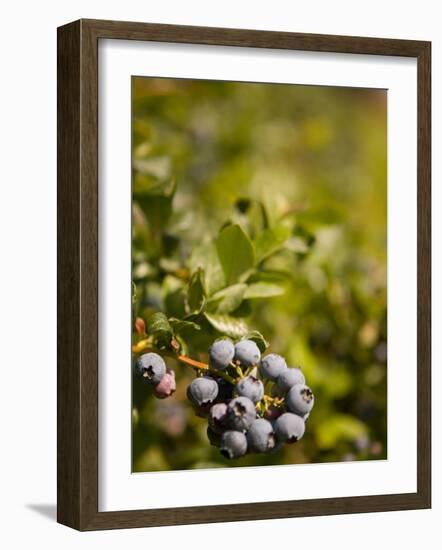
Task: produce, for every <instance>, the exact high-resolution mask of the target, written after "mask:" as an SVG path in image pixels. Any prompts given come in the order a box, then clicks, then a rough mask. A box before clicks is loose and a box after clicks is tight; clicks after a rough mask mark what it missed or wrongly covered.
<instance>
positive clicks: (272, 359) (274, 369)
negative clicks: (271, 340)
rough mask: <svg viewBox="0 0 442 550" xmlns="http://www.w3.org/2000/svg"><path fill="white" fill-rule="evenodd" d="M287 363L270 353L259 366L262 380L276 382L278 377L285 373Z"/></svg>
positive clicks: (282, 358)
mask: <svg viewBox="0 0 442 550" xmlns="http://www.w3.org/2000/svg"><path fill="white" fill-rule="evenodd" d="M286 368H287V363H286V362H285V359H284V357H281V356H280V355H277V354H276V353H270V354H269V355H266V356H265V357H264V358H263V359H262V361H261V365H260V371H261V374H262V376H263V377H264V378H268V379H269V380H274V381H275V380H276V379H277V378H278V376H279V375H280V374H281V373H282V372H283V371H285V369H286Z"/></svg>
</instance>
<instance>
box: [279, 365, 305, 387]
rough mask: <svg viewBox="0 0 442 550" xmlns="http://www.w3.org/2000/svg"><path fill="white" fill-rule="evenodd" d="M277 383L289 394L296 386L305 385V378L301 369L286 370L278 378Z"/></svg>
mask: <svg viewBox="0 0 442 550" xmlns="http://www.w3.org/2000/svg"><path fill="white" fill-rule="evenodd" d="M276 383H277V384H278V387H279V388H281V390H282V391H283V392H288V391H289V389H290V388H291V387H293V386H295V385H296V384H305V376H304V375H303V373H302V371H301V369H297V368H294V369H284V370H283V371H282V372H281V374H280V375H279V376H278V378H277V380H276Z"/></svg>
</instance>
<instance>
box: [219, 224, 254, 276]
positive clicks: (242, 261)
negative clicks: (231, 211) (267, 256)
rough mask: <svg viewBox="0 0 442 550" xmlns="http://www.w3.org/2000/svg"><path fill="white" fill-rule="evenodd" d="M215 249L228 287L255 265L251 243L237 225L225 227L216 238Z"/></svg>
mask: <svg viewBox="0 0 442 550" xmlns="http://www.w3.org/2000/svg"><path fill="white" fill-rule="evenodd" d="M216 248H217V251H218V257H219V260H220V262H221V266H222V268H223V271H224V275H225V277H226V281H227V284H229V285H230V284H233V283H235V282H237V281H238V279H239V277H240V275H242V274H243V273H244V272H245V271H248V270H249V269H251V268H252V267H253V266H254V264H255V251H254V248H253V245H252V242H251V241H250V239H249V237H248V236H247V235H246V234H245V233H244V231H243V230H242V228H241V227H240V226H239V225H229V226H227V227H225V228H224V229H223V230H222V231H221V233H220V234H219V236H218V239H217V241H216Z"/></svg>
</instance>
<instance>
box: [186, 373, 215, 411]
mask: <svg viewBox="0 0 442 550" xmlns="http://www.w3.org/2000/svg"><path fill="white" fill-rule="evenodd" d="M217 395H218V384H217V383H216V381H215V380H213V378H209V377H208V376H201V377H200V378H195V379H194V380H192V383H191V384H190V386H188V387H187V397H188V399H189V401H191V403H192V404H193V405H195V406H196V407H204V406H206V405H209V404H210V403H213V401H215V399H216V396H217Z"/></svg>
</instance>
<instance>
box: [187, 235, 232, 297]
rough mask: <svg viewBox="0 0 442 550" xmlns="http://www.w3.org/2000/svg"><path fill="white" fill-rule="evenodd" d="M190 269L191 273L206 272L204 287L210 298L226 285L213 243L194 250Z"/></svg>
mask: <svg viewBox="0 0 442 550" xmlns="http://www.w3.org/2000/svg"><path fill="white" fill-rule="evenodd" d="M189 267H190V269H191V271H196V270H197V269H198V268H201V269H203V270H204V286H205V289H206V292H207V295H208V296H211V295H212V294H213V293H214V292H216V291H217V290H219V289H220V288H223V287H224V286H225V284H226V281H225V278H224V272H223V270H222V267H221V264H220V261H219V258H218V253H217V251H216V247H215V245H214V244H213V243H212V242H210V243H203V244H201V245H199V246H196V247H195V248H194V249H193V251H192V254H191V256H190V259H189Z"/></svg>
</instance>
